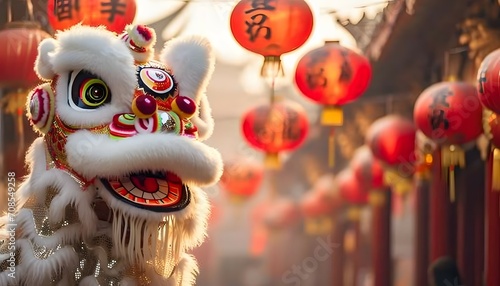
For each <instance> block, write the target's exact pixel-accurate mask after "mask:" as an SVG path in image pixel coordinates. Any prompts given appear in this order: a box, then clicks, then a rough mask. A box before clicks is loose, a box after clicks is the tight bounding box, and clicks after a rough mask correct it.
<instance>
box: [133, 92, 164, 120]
mask: <svg viewBox="0 0 500 286" xmlns="http://www.w3.org/2000/svg"><path fill="white" fill-rule="evenodd" d="M157 109H158V105H157V103H156V99H155V98H154V97H152V96H151V95H148V94H143V95H139V96H138V97H136V98H134V100H133V101H132V112H134V114H135V116H137V117H138V118H142V119H146V118H149V117H151V116H153V115H154V114H155V113H156V111H157Z"/></svg>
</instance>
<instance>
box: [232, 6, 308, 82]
mask: <svg viewBox="0 0 500 286" xmlns="http://www.w3.org/2000/svg"><path fill="white" fill-rule="evenodd" d="M230 26H231V31H232V33H233V36H234V38H235V39H236V41H237V42H238V43H239V44H240V45H241V46H242V47H243V48H245V49H247V50H249V51H251V52H254V53H257V54H260V55H262V56H264V64H263V65H262V69H261V75H262V76H265V77H273V78H274V77H276V76H278V75H283V68H282V65H281V61H280V56H281V55H282V54H284V53H288V52H291V51H293V50H295V49H297V48H299V47H300V46H302V45H303V44H304V43H305V42H306V41H307V39H308V38H309V36H310V34H311V32H312V28H313V14H312V12H311V9H310V8H309V6H308V5H307V3H306V2H305V1H304V0H273V1H260V0H241V1H239V2H238V4H236V6H235V7H234V9H233V11H232V13H231V18H230Z"/></svg>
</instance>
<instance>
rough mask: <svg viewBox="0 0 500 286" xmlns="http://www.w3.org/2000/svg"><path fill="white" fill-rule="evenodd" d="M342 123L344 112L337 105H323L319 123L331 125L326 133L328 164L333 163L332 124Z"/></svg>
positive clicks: (330, 165) (333, 142)
mask: <svg viewBox="0 0 500 286" xmlns="http://www.w3.org/2000/svg"><path fill="white" fill-rule="evenodd" d="M343 123H344V113H343V111H342V108H340V107H338V106H325V107H323V111H322V112H321V125H324V126H332V128H331V129H330V134H329V135H328V166H329V167H330V168H333V167H334V165H335V138H334V131H335V129H334V128H333V126H342V124H343Z"/></svg>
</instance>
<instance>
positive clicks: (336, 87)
mask: <svg viewBox="0 0 500 286" xmlns="http://www.w3.org/2000/svg"><path fill="white" fill-rule="evenodd" d="M371 75H372V69H371V65H370V62H369V61H368V59H367V58H366V57H364V56H362V55H360V54H358V53H356V52H354V51H352V50H350V49H348V48H345V47H343V46H341V45H340V44H338V43H330V42H328V43H326V44H325V45H324V46H322V47H320V48H317V49H314V50H312V51H310V52H308V53H307V54H306V55H304V56H303V57H302V58H301V59H300V60H299V62H298V64H297V69H296V72H295V83H296V84H297V87H298V88H299V90H300V91H301V92H302V93H303V94H304V95H305V96H306V97H308V98H310V99H312V100H313V101H315V102H316V103H319V104H323V105H325V108H324V111H323V114H322V118H321V121H322V124H324V125H342V121H343V116H342V110H341V109H340V108H339V106H342V105H344V104H347V103H350V102H352V101H354V100H356V99H357V98H358V97H360V96H361V95H362V94H363V92H364V91H365V90H366V88H367V87H368V85H369V83H370V80H371Z"/></svg>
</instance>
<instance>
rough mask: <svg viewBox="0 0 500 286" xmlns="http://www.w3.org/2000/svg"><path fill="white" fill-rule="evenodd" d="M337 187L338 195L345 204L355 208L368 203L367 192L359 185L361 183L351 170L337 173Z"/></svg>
mask: <svg viewBox="0 0 500 286" xmlns="http://www.w3.org/2000/svg"><path fill="white" fill-rule="evenodd" d="M337 185H338V188H339V191H340V195H341V196H342V198H343V200H345V201H346V202H347V203H349V204H351V205H355V206H360V205H365V204H367V203H368V192H367V190H366V189H365V188H364V186H363V185H362V184H361V181H360V180H358V179H356V176H355V175H354V172H352V170H344V171H342V172H340V173H338V174H337Z"/></svg>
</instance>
